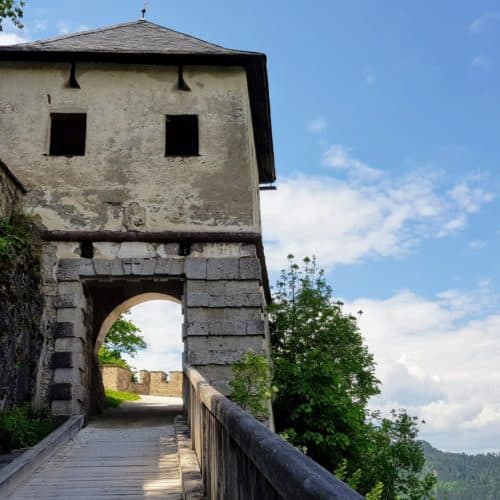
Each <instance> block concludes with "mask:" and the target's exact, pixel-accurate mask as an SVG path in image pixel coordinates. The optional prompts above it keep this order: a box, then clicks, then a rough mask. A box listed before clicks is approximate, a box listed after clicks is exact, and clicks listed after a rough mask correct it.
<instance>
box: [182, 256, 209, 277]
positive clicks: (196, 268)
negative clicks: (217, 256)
mask: <svg viewBox="0 0 500 500" xmlns="http://www.w3.org/2000/svg"><path fill="white" fill-rule="evenodd" d="M184 273H185V274H186V278H188V279H205V278H206V277H207V259H204V258H202V257H186V259H185V261H184Z"/></svg>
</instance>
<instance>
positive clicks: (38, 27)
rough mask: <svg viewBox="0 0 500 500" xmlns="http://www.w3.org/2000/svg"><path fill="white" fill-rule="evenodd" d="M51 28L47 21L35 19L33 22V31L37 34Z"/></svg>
mask: <svg viewBox="0 0 500 500" xmlns="http://www.w3.org/2000/svg"><path fill="white" fill-rule="evenodd" d="M48 27H49V22H48V21H47V19H35V21H34V22H33V27H32V30H33V31H34V32H35V33H36V32H39V31H45V30H46V29H47V28H48Z"/></svg>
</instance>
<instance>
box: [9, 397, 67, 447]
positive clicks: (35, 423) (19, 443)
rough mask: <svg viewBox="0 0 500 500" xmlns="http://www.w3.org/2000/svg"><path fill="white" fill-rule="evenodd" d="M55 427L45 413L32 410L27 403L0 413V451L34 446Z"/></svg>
mask: <svg viewBox="0 0 500 500" xmlns="http://www.w3.org/2000/svg"><path fill="white" fill-rule="evenodd" d="M56 427H57V425H56V423H55V422H54V420H53V419H52V418H51V417H50V415H48V414H47V413H37V412H34V411H33V410H32V409H31V408H30V406H29V405H22V406H17V407H14V408H10V409H9V410H6V411H4V412H1V413H0V453H8V452H10V451H11V450H15V449H19V448H26V447H28V446H34V445H35V444H37V443H38V442H39V441H41V440H42V439H43V438H44V437H46V436H48V435H49V434H50V433H51V432H52V431H53V430H54V429H55V428H56Z"/></svg>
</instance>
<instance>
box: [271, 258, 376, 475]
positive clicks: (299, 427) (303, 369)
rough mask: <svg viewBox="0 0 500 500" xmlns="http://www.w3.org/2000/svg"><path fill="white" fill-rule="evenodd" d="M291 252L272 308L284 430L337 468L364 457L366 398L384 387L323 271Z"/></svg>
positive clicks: (279, 423)
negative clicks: (299, 262)
mask: <svg viewBox="0 0 500 500" xmlns="http://www.w3.org/2000/svg"><path fill="white" fill-rule="evenodd" d="M289 258H290V265H289V268H288V270H286V271H283V272H282V274H281V278H280V279H279V280H278V282H277V284H276V290H275V293H274V302H273V303H272V304H271V306H270V308H269V313H270V320H271V323H270V327H271V344H272V356H273V364H274V383H275V385H276V386H277V387H278V393H277V396H276V398H275V401H274V405H273V409H274V416H275V423H276V429H277V431H279V432H282V433H284V434H285V435H286V436H287V438H288V439H289V440H290V441H291V442H292V444H294V445H295V446H298V447H300V448H301V449H304V450H307V454H308V455H310V456H311V457H312V458H313V459H314V460H316V461H317V462H319V463H321V464H322V465H323V466H325V467H326V468H327V469H329V470H333V469H335V468H337V467H338V466H339V465H340V463H341V462H342V460H343V459H346V458H347V459H348V460H353V461H354V462H356V463H357V462H358V461H359V459H360V457H361V454H362V451H363V449H364V436H363V429H364V423H365V412H366V403H367V401H368V399H369V398H370V397H371V396H373V395H375V394H378V393H379V389H378V380H377V379H376V377H375V374H374V371H375V363H374V361H373V356H372V355H371V354H370V353H369V352H368V349H367V347H366V346H365V345H364V343H363V338H362V336H361V332H360V331H359V328H358V326H357V322H356V318H355V317H354V316H352V315H350V314H345V313H344V312H343V311H342V303H341V302H338V301H334V300H333V298H332V289H331V287H330V286H329V285H328V284H327V282H326V280H325V277H324V273H323V271H321V270H318V269H317V267H316V264H315V262H314V261H310V260H309V259H305V266H304V269H303V270H301V269H300V268H299V266H298V265H297V264H296V263H295V262H294V261H293V256H289Z"/></svg>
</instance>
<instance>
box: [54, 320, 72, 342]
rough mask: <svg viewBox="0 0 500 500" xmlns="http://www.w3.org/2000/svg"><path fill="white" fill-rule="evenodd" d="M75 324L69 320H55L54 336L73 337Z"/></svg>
mask: <svg viewBox="0 0 500 500" xmlns="http://www.w3.org/2000/svg"><path fill="white" fill-rule="evenodd" d="M74 330H75V325H74V324H73V323H70V322H69V321H64V322H57V323H55V324H54V329H53V332H54V333H53V335H54V338H56V339H57V338H63V337H73V336H74Z"/></svg>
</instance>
